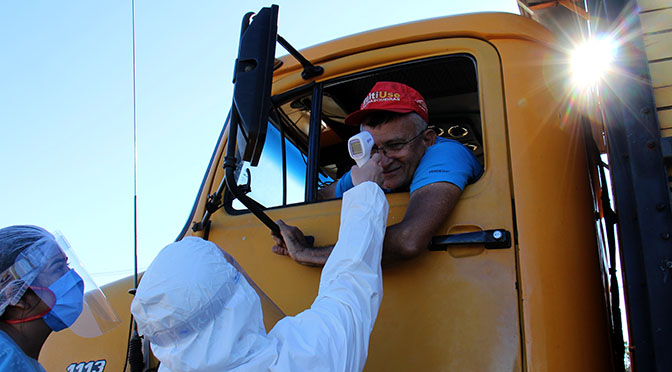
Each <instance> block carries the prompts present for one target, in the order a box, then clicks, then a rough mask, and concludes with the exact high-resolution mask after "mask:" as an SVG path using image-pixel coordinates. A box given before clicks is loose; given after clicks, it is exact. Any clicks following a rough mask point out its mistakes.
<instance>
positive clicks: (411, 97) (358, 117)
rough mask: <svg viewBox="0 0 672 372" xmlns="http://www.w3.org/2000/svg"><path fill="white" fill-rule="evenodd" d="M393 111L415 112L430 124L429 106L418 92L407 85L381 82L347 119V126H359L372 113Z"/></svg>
mask: <svg viewBox="0 0 672 372" xmlns="http://www.w3.org/2000/svg"><path fill="white" fill-rule="evenodd" d="M375 111H392V112H398V113H402V114H405V113H409V112H415V113H417V114H418V115H420V117H422V118H423V119H424V120H425V122H429V113H428V111H427V104H426V103H425V99H424V98H422V95H420V93H418V91H417V90H415V89H413V88H411V87H409V86H408V85H406V84H402V83H395V82H392V81H379V82H377V83H376V85H374V86H373V88H371V91H370V92H369V94H367V95H366V98H364V101H363V102H362V105H361V106H360V107H359V110H357V111H355V112H353V113H351V114H350V115H348V117H346V118H345V124H348V125H359V124H361V122H362V119H364V117H365V116H366V115H368V114H370V113H371V112H375Z"/></svg>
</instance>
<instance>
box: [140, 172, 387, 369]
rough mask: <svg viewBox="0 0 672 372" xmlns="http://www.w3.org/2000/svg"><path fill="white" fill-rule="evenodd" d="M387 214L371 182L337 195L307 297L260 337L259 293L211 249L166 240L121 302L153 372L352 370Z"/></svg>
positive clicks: (377, 286) (376, 291)
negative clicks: (314, 289) (316, 278)
mask: <svg viewBox="0 0 672 372" xmlns="http://www.w3.org/2000/svg"><path fill="white" fill-rule="evenodd" d="M387 213H388V204H387V200H386V199H385V196H384V194H383V192H382V190H381V189H380V188H379V187H378V186H377V185H376V184H374V183H372V182H364V183H362V184H360V185H358V186H356V187H355V188H353V189H351V190H349V191H347V192H346V193H345V194H344V196H343V204H342V209H341V227H340V231H339V237H338V242H337V243H336V246H335V248H334V250H333V251H332V253H331V256H330V257H329V259H328V260H327V263H326V265H325V266H324V268H323V270H322V275H321V279H320V286H319V292H318V296H317V298H316V299H315V301H314V302H313V304H312V306H311V307H310V309H308V310H305V311H303V312H301V313H299V314H298V315H296V316H293V317H291V316H288V317H285V318H283V319H281V320H280V321H279V322H278V323H277V324H276V325H275V326H274V327H273V329H271V331H270V332H269V333H268V334H266V332H265V330H264V327H263V323H262V312H261V305H260V302H259V297H258V296H257V294H256V292H254V290H253V289H252V287H251V286H250V285H249V283H248V282H247V280H244V277H243V276H242V275H241V274H240V272H238V270H236V269H235V268H234V267H233V265H231V264H230V263H228V262H227V260H226V259H224V258H223V257H224V254H222V252H221V250H219V248H217V247H216V246H214V244H212V243H210V242H207V241H204V240H201V239H198V238H185V239H183V240H182V241H180V242H177V243H173V244H170V245H168V246H167V247H166V248H164V249H163V250H162V251H161V252H160V253H159V255H158V256H157V257H156V259H155V260H154V262H152V264H151V265H150V266H149V268H148V269H147V271H146V272H145V274H144V276H143V278H142V281H141V283H140V285H139V286H138V291H137V293H136V297H135V299H134V300H133V303H132V305H131V311H132V312H133V315H134V316H135V319H136V320H137V322H138V329H139V331H140V333H141V334H144V335H145V336H146V337H147V338H148V339H149V340H150V344H151V347H152V350H153V352H154V354H155V355H156V357H157V358H158V359H159V360H160V361H161V366H160V367H159V371H160V372H168V371H172V372H178V371H203V372H206V371H213V372H214V371H218V372H220V371H283V372H284V371H339V372H340V371H361V370H362V369H363V368H364V363H365V361H366V356H367V352H368V346H369V337H370V334H371V331H372V330H373V324H374V322H375V320H376V316H377V314H378V309H379V307H380V302H381V300H382V294H383V288H382V273H381V267H380V262H381V253H382V244H383V237H384V234H385V226H386V221H387ZM213 252H215V253H213ZM241 278H242V280H241Z"/></svg>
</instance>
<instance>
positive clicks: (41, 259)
mask: <svg viewBox="0 0 672 372" xmlns="http://www.w3.org/2000/svg"><path fill="white" fill-rule="evenodd" d="M54 238H55V240H54V239H51V237H45V238H43V239H40V240H38V241H37V242H35V243H34V244H32V245H31V246H30V247H28V248H26V249H24V250H23V251H22V252H21V253H20V254H19V255H18V256H17V258H16V260H15V261H14V264H13V265H12V266H11V267H9V268H8V269H7V270H5V271H4V272H3V273H2V274H0V287H1V288H2V294H3V296H2V300H3V301H5V300H6V301H7V303H6V304H0V307H1V308H3V309H4V307H6V306H7V305H16V304H17V303H18V301H19V299H20V298H21V297H22V296H23V295H24V294H25V292H26V291H27V290H28V289H29V288H30V289H31V290H32V291H33V292H34V293H35V294H36V295H37V296H38V297H39V298H40V299H41V300H42V301H43V302H44V303H45V304H46V305H47V306H48V307H49V310H48V311H47V312H46V313H45V314H41V317H42V318H43V320H44V321H45V323H47V325H48V326H49V327H50V328H51V329H52V330H54V331H56V332H58V331H60V330H62V329H65V328H70V329H71V330H72V331H73V332H75V333H76V334H77V335H79V336H82V337H96V336H100V335H101V334H103V333H105V332H107V331H109V330H110V329H112V328H114V327H116V326H118V325H119V324H121V321H120V320H119V317H118V316H117V314H116V313H115V312H114V310H113V309H112V307H111V306H110V303H109V302H108V301H107V299H106V298H105V295H104V294H103V292H102V291H101V290H100V289H99V288H98V286H97V285H96V284H95V282H94V281H93V280H92V279H91V277H90V276H89V275H88V273H87V272H86V270H85V269H84V267H83V266H82V265H81V264H80V262H79V260H78V259H77V256H76V255H75V253H74V252H73V251H72V249H71V247H70V245H69V244H68V242H67V240H65V238H64V237H63V236H62V235H61V234H59V233H56V234H54Z"/></svg>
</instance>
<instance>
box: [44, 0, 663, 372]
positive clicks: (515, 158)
mask: <svg viewBox="0 0 672 372" xmlns="http://www.w3.org/2000/svg"><path fill="white" fill-rule="evenodd" d="M542 3H553V2H546V1H542V2H539V3H537V4H532V3H531V2H528V1H522V2H520V4H521V8H522V9H523V11H524V14H526V15H527V16H518V15H513V14H504V13H482V14H467V15H458V16H451V17H442V18H435V19H430V20H424V21H419V22H413V23H407V24H402V25H398V26H391V27H388V28H384V29H378V30H373V31H370V32H365V33H361V34H357V35H352V36H347V37H344V38H341V39H338V40H334V41H330V42H326V43H323V44H320V45H317V46H314V47H311V48H307V49H304V50H301V52H300V55H299V53H298V52H296V51H292V50H290V49H292V48H291V45H289V43H288V42H287V41H285V40H284V39H283V38H282V37H280V36H278V35H277V31H276V28H277V26H275V25H277V6H272V7H269V8H264V9H263V10H262V11H261V12H259V13H258V15H257V16H256V17H255V18H253V19H252V20H251V21H250V19H249V17H246V21H245V22H244V27H243V30H242V31H241V32H242V36H241V51H240V55H239V59H238V60H237V65H236V88H235V91H234V104H233V109H232V112H231V114H230V116H229V118H228V119H227V122H226V125H225V126H224V129H223V130H222V134H221V136H220V138H219V141H218V143H217V147H216V149H215V151H214V153H213V156H212V159H211V163H210V167H209V168H208V171H207V173H206V175H205V177H204V179H203V183H202V186H201V190H200V192H199V194H198V195H197V200H196V202H195V205H194V208H193V210H192V211H191V214H190V216H189V219H188V222H187V225H186V226H185V229H184V231H182V233H181V234H180V237H179V238H178V239H181V238H182V237H184V236H189V235H195V236H199V237H202V238H204V239H208V240H210V241H212V242H214V243H216V244H217V245H219V246H220V247H221V248H222V249H224V250H226V251H227V252H228V253H230V254H231V255H233V256H234V257H235V258H236V260H238V261H239V262H240V264H241V265H242V266H243V267H244V268H245V269H246V270H247V272H248V273H249V275H250V276H251V277H252V278H253V279H254V281H255V282H256V283H257V284H258V285H259V286H260V287H261V289H263V291H264V292H265V293H266V294H267V295H268V296H269V297H270V298H271V299H272V300H273V301H274V302H275V303H276V304H277V305H278V306H279V307H280V308H281V309H282V310H283V311H284V312H285V313H286V314H287V315H294V314H297V313H298V312H300V311H302V310H304V309H306V308H307V307H309V306H310V304H311V303H312V301H313V299H314V298H315V296H316V294H317V289H318V281H319V276H320V268H317V267H308V266H303V265H299V264H297V263H295V262H294V261H293V260H291V259H290V258H288V257H284V256H279V255H276V254H274V253H273V252H272V251H271V247H272V245H273V241H272V239H271V238H270V231H271V229H272V228H273V222H272V221H275V220H277V219H282V220H284V221H285V222H287V223H288V224H291V225H296V226H298V227H300V228H301V230H302V231H303V232H304V233H305V234H306V235H310V236H311V237H313V238H314V242H315V245H316V246H322V245H330V244H334V243H335V242H336V239H337V234H338V227H339V215H340V207H341V201H340V199H333V200H325V201H322V200H318V199H317V192H318V190H319V189H320V188H322V187H325V186H326V185H328V184H330V183H332V182H335V181H336V180H337V179H338V178H339V177H341V176H342V175H343V173H344V172H346V171H347V170H349V169H350V167H351V166H352V165H353V164H354V162H353V161H352V159H350V157H349V156H348V152H347V148H346V141H347V140H348V138H350V137H351V136H352V135H354V134H356V133H357V132H358V131H359V128H355V127H350V126H346V125H345V124H344V122H343V120H344V118H345V116H347V115H348V114H349V113H350V112H352V111H354V110H357V109H358V108H359V104H360V103H361V100H362V99H363V97H364V96H365V95H366V94H367V92H368V91H369V89H370V88H371V87H372V86H373V84H374V83H375V82H377V81H397V82H402V83H405V84H408V85H410V86H412V87H414V88H415V89H417V90H418V91H419V92H420V93H421V94H422V95H423V96H424V97H425V99H426V101H427V104H428V107H429V119H430V125H433V126H435V127H437V128H439V129H440V133H441V136H443V137H446V138H451V139H455V140H458V141H460V142H461V143H462V144H463V145H464V146H467V147H468V148H469V149H470V150H471V151H472V152H473V154H474V155H475V156H476V157H477V159H478V160H479V161H480V162H481V164H482V165H483V166H484V169H485V171H484V173H483V175H482V177H481V178H480V179H479V180H478V181H476V182H475V183H473V184H472V185H469V186H467V187H466V188H465V190H464V192H463V194H462V196H461V199H460V201H459V202H458V204H457V207H456V208H455V210H454V211H453V212H452V214H451V215H450V217H449V218H448V219H447V220H445V221H443V224H442V227H441V228H440V230H439V231H438V232H437V233H436V237H435V238H434V239H433V241H432V244H431V245H430V246H429V247H428V249H427V251H426V252H424V253H423V254H421V255H420V256H419V257H417V258H414V259H412V260H407V261H404V262H399V263H396V264H394V265H390V266H388V267H384V270H383V279H384V298H383V302H382V307H381V310H380V313H379V315H378V319H377V322H376V324H375V328H374V330H373V334H372V338H371V342H370V351H369V357H368V360H367V363H366V368H365V370H366V371H409V370H422V371H449V370H451V371H453V370H462V371H619V370H624V364H623V352H624V346H623V339H622V335H621V323H620V314H616V313H617V312H618V303H616V307H614V301H616V302H618V292H615V291H614V290H615V288H614V287H617V286H616V285H615V282H614V280H615V277H614V276H613V275H611V274H613V270H615V266H614V260H615V257H614V254H615V253H614V252H615V251H612V250H611V248H610V247H611V246H613V245H615V244H614V239H609V237H608V236H607V235H608V233H607V232H605V231H607V230H609V229H611V228H613V224H612V225H609V223H610V222H609V221H613V220H609V221H608V220H607V219H608V217H613V212H612V209H611V204H610V202H609V200H607V199H602V198H601V197H602V196H603V195H605V194H608V193H607V189H606V182H607V179H605V176H604V175H605V163H604V160H603V159H602V158H601V157H600V154H601V153H606V152H607V151H608V150H614V146H615V145H613V144H611V143H609V142H608V141H607V140H605V138H607V137H608V136H610V135H611V134H610V132H609V129H607V127H608V126H609V125H610V123H609V120H611V119H610V118H611V116H609V115H610V114H609V115H607V114H604V112H602V114H600V115H596V114H595V112H598V111H599V110H598V109H599V107H598V106H599V105H600V104H601V105H603V106H604V105H606V104H607V103H605V102H610V101H601V103H596V102H595V101H592V100H587V98H586V101H585V102H578V100H579V99H581V98H584V96H582V95H581V94H579V93H577V91H575V90H574V89H575V87H573V86H572V84H571V78H570V72H569V70H568V63H567V58H568V56H567V53H566V49H567V48H566V45H563V44H562V42H563V40H564V39H562V38H561V37H558V35H556V34H554V33H553V32H551V31H549V29H548V28H546V27H544V26H543V25H542V24H540V23H539V22H538V21H539V19H540V17H541V18H543V17H547V18H548V17H551V18H552V17H553V14H552V13H544V12H545V11H546V10H549V9H550V10H549V11H551V10H552V11H558V10H557V9H551V8H549V7H543V8H542V7H541V6H539V4H542ZM555 3H572V4H577V3H574V2H564V1H559V2H558V1H555ZM590 3H591V4H593V3H599V2H590ZM556 5H558V4H556ZM560 5H562V4H560ZM669 5H670V4H669V2H668V4H667V6H669ZM574 6H575V7H579V8H580V9H575V10H574V11H572V14H573V16H576V15H579V16H583V14H581V13H580V10H583V11H584V12H586V11H587V9H586V7H585V6H583V5H574ZM535 7H536V8H535ZM563 9H564V11H569V10H571V9H569V7H567V6H565V7H564V8H563ZM568 9H569V10H568ZM670 9H672V8H670ZM586 14H587V12H586ZM666 14H670V13H669V11H668V12H667V13H666ZM555 19H559V18H557V17H556V18H555ZM280 32H281V30H280ZM640 36H641V35H640ZM276 40H277V41H278V42H280V43H281V45H282V46H283V47H285V48H286V49H288V50H290V53H291V54H294V56H293V55H287V56H285V57H282V58H280V59H277V60H273V58H272V57H273V56H274V53H273V51H274V47H275V42H276ZM668 40H669V39H668ZM245 45H248V46H250V45H251V46H252V47H250V48H248V49H246V47H245ZM270 45H273V47H272V48H271V47H270ZM667 52H669V48H668V49H667ZM246 53H250V54H246ZM264 56H265V60H264ZM297 56H298V57H297ZM301 56H302V57H301ZM665 58H669V57H665ZM264 69H266V70H264ZM252 74H256V75H252ZM649 88H651V84H649ZM667 92H668V93H669V89H668V91H667ZM601 98H605V99H606V97H601ZM651 100H653V99H651ZM591 105H593V106H591ZM661 107H663V106H661ZM602 108H604V107H602ZM662 111H666V110H664V109H663V110H662ZM670 112H672V111H670ZM651 114H652V116H656V110H655V109H653V110H652V111H651ZM654 120H656V119H655V117H654ZM671 125H672V123H671ZM230 133H235V136H234V135H230ZM656 134H657V136H658V137H657V138H658V142H655V143H654V145H653V146H654V147H656V146H657V147H656V149H657V150H658V152H659V153H660V151H661V150H660V147H661V146H662V145H661V143H664V141H661V139H660V131H658V132H657V133H656ZM612 136H613V137H616V135H612ZM232 138H237V141H232ZM232 142H233V143H232ZM227 146H228V147H227ZM614 151H615V150H614ZM609 156H610V161H611V157H612V156H613V155H612V153H609ZM659 157H660V159H659V160H660V162H661V164H662V163H663V157H662V155H659ZM614 162H616V161H614ZM661 170H662V173H663V174H664V172H665V170H664V166H663V167H662V168H661ZM614 172H616V171H615V170H612V175H614ZM227 178H229V179H228V180H227ZM663 178H664V175H663ZM664 183H665V184H666V180H665V181H664ZM617 187H619V184H618V183H615V186H614V189H615V190H616V188H617ZM615 193H616V194H617V195H619V194H618V193H617V192H616V191H615ZM651 196H652V197H653V195H651ZM665 198H666V199H661V200H662V201H660V202H659V203H663V204H662V207H660V209H662V211H660V210H659V211H658V212H656V213H659V214H664V215H665V216H664V217H663V218H668V219H669V215H670V208H669V206H670V202H669V190H667V193H666V194H665ZM387 199H388V201H389V204H390V211H389V217H388V224H390V225H391V224H395V223H397V222H399V221H401V219H402V218H403V216H404V212H405V211H406V207H407V205H408V202H409V193H408V192H404V191H402V192H394V193H388V194H387ZM617 199H618V198H617ZM623 200H624V199H623ZM617 201H618V202H620V201H621V200H617ZM250 210H251V211H250ZM617 211H618V210H617ZM620 216H621V220H620V224H619V226H622V225H623V224H624V223H626V224H628V223H630V222H625V221H624V220H622V218H623V216H625V215H624V214H622V215H620ZM654 217H655V216H654ZM668 227H669V226H668ZM619 228H621V227H619ZM619 231H620V230H619ZM668 237H669V235H668ZM619 238H621V239H623V237H622V236H619ZM658 238H659V237H658ZM659 240H660V239H659ZM662 240H665V239H662ZM623 242H624V241H623V240H621V244H623ZM663 243H665V241H663ZM610 244H611V245H610ZM667 244H668V246H667V248H668V249H669V248H670V247H669V243H667ZM621 257H627V255H626V254H623V255H622V256H621ZM671 266H672V265H671ZM665 270H668V269H667V268H665ZM640 271H641V270H640ZM633 272H634V271H633ZM644 272H646V271H645V270H644ZM633 275H634V274H633ZM633 278H634V276H633ZM133 287H134V284H133V280H132V278H128V279H123V280H120V281H118V282H115V283H112V284H110V285H108V286H106V287H105V288H104V291H105V293H106V294H107V296H108V298H109V299H110V300H111V302H112V303H113V305H114V307H115V310H116V311H117V312H118V313H119V314H121V315H122V318H124V321H125V323H124V324H125V327H119V328H117V329H116V330H114V331H113V332H111V333H109V334H106V335H104V336H101V337H99V338H96V339H79V338H77V337H76V336H75V335H73V334H71V333H68V332H69V331H65V332H61V333H59V334H54V335H52V336H51V337H50V338H49V340H48V342H47V344H46V345H45V348H44V350H43V352H42V355H41V358H40V361H41V362H42V364H43V365H44V366H45V368H46V369H47V370H48V371H62V370H66V371H68V372H73V371H76V372H79V371H100V372H102V371H103V370H109V371H121V370H125V369H126V368H127V367H128V366H127V359H126V358H127V347H126V345H127V340H128V338H129V335H130V330H131V328H132V319H131V316H130V312H129V307H130V302H131V300H132V295H130V294H129V293H128V290H129V289H131V288H133ZM627 289H628V290H630V289H631V290H633V291H634V290H635V289H632V288H630V287H628V288H627ZM661 290H662V291H667V294H669V285H668V284H667V283H665V285H664V286H663V288H662V289H661ZM663 293H664V292H663ZM630 296H632V297H631V298H634V297H637V295H636V294H634V292H632V294H631V295H630ZM644 297H646V298H650V295H649V294H647V295H645V296H644ZM656 303H657V302H656ZM633 306H635V305H633ZM656 306H657V305H656ZM662 306H663V309H665V308H667V309H669V308H670V301H669V300H667V301H666V303H665V304H663V305H662ZM642 311H644V310H642ZM646 311H650V313H651V314H653V313H654V311H653V310H646ZM656 311H658V310H656ZM668 314H669V313H668ZM654 318H656V317H654V316H649V325H647V326H644V325H641V324H638V325H637V326H638V327H649V329H650V330H651V329H653V330H654V332H653V333H654V334H657V332H658V331H655V330H656V329H657V328H655V327H654V326H653V325H652V324H653V323H652V322H653V321H652V320H651V319H654ZM656 319H657V318H656ZM668 325H669V321H667V323H664V324H663V325H662V326H661V327H660V328H659V329H662V331H661V332H667V333H665V334H666V335H670V330H669V327H668ZM631 327H632V326H631ZM652 327H653V328H652ZM626 332H628V331H627V329H626ZM630 332H633V331H632V329H630ZM633 333H634V332H633ZM650 333H651V332H650ZM659 336H660V335H658V336H655V337H651V338H650V340H653V341H651V342H650V343H649V344H651V345H653V346H651V348H652V349H653V350H655V352H654V351H652V352H651V353H652V355H653V354H655V357H650V356H649V355H648V354H644V350H645V348H646V345H645V342H644V341H640V340H644V339H639V338H637V337H634V338H633V337H631V338H630V340H631V343H630V345H631V346H632V345H633V344H636V345H640V344H641V345H643V346H642V347H643V349H642V350H643V351H642V354H639V355H642V357H641V358H640V359H637V361H638V362H639V361H640V360H641V361H642V362H641V363H643V364H642V367H641V369H639V368H636V369H637V370H658V371H663V370H665V367H664V366H672V364H670V363H669V361H670V356H669V355H667V356H665V355H661V351H665V350H668V351H669V345H670V343H668V345H663V346H661V345H660V344H658V343H656V342H657V341H655V340H654V339H655V338H656V337H659ZM647 342H648V341H647ZM638 347H639V346H638ZM637 352H639V351H637ZM646 352H647V353H648V351H646ZM150 354H151V353H150V350H149V349H148V347H147V343H146V342H145V343H144V364H145V369H146V368H150V367H151V368H155V367H156V365H157V361H156V360H155V359H153V358H152V357H151V356H150ZM668 354H672V353H668ZM633 355H637V354H635V353H633ZM633 360H634V357H633ZM644 360H646V361H649V362H651V361H652V362H651V363H652V364H647V363H648V362H646V361H644ZM665 363H667V364H665ZM101 366H102V368H100V367H101ZM633 366H635V367H636V364H634V363H633ZM648 366H653V369H649V368H648ZM129 370H130V369H129Z"/></svg>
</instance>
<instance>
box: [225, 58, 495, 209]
mask: <svg viewBox="0 0 672 372" xmlns="http://www.w3.org/2000/svg"><path fill="white" fill-rule="evenodd" d="M378 81H397V82H401V83H404V84H407V85H410V86H412V87H414V88H415V89H416V90H418V91H419V92H420V93H421V94H422V95H423V96H424V98H425V100H426V101H427V105H428V107H429V114H430V123H429V124H430V125H432V126H434V127H436V128H437V131H438V132H439V135H441V136H442V137H445V138H451V139H455V140H458V141H460V142H461V143H462V144H464V145H465V146H467V147H468V148H470V149H471V150H472V151H473V153H474V155H476V157H477V158H478V159H479V161H480V162H481V164H484V163H485V159H484V155H483V154H484V153H483V148H482V146H483V145H482V138H483V136H482V131H481V111H480V103H479V92H478V80H477V74H476V61H475V59H474V58H473V57H472V56H470V55H464V54H460V55H450V56H443V57H432V58H429V59H423V60H418V61H411V62H405V63H401V64H395V65H391V66H387V67H383V68H378V69H372V70H370V71H366V72H363V73H358V74H355V75H350V76H347V77H343V78H338V79H334V80H330V81H326V82H322V83H317V84H315V85H319V87H320V88H321V89H319V90H318V91H321V96H320V97H317V99H321V112H319V113H317V115H319V117H318V118H317V120H319V121H318V122H319V123H320V124H319V151H318V153H315V154H310V153H309V146H308V143H309V136H310V135H311V132H310V123H311V118H312V117H313V115H315V113H313V112H312V107H314V105H313V99H316V98H314V97H313V96H314V95H315V90H314V89H311V86H304V87H301V88H299V89H296V90H294V91H290V92H287V93H283V94H282V95H281V96H276V97H274V108H273V112H272V114H271V125H269V129H268V133H267V137H266V144H265V147H264V150H263V152H262V155H261V160H260V162H259V166H257V167H256V168H254V167H249V166H248V165H244V166H243V169H242V170H241V171H240V173H239V178H238V184H246V183H247V182H248V179H247V171H246V169H248V168H249V169H250V173H249V174H250V175H251V181H250V187H251V191H250V193H249V194H248V195H249V196H250V197H252V198H253V199H255V200H256V201H258V202H259V203H260V204H262V205H263V206H264V207H267V208H271V207H278V206H284V205H289V204H296V203H305V202H313V201H316V200H307V199H306V196H305V195H307V194H308V191H307V190H306V179H307V178H308V172H309V171H313V172H316V173H317V189H320V188H322V187H325V186H327V185H329V184H330V183H332V182H335V180H338V178H340V177H341V176H342V175H343V174H344V173H345V172H347V171H348V170H350V168H351V167H352V166H353V165H354V164H355V163H354V161H353V160H352V159H350V157H349V155H348V151H347V147H346V142H347V140H348V138H350V137H351V136H352V135H354V134H356V133H358V132H359V128H358V127H352V126H347V125H345V124H344V119H345V117H346V116H347V115H348V114H349V113H350V112H353V111H355V110H357V109H359V105H360V103H361V100H362V99H363V97H364V96H365V95H366V94H367V93H368V91H369V90H370V89H371V87H373V85H374V84H375V83H376V82H378ZM315 85H312V87H314V86H315ZM313 120H316V119H313ZM279 128H281V129H282V130H280V129H279ZM283 135H284V138H285V139H284V143H285V157H284V164H285V166H286V169H285V170H284V171H283V156H282V147H281V144H282V142H281V137H283ZM312 156H316V157H317V158H318V159H319V160H318V161H317V163H316V164H317V169H315V170H308V169H307V164H308V161H307V159H308V158H309V157H312ZM283 184H286V187H283ZM233 207H234V209H235V210H238V211H240V210H244V208H245V207H244V206H243V205H242V204H241V203H239V202H237V201H234V202H233Z"/></svg>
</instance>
